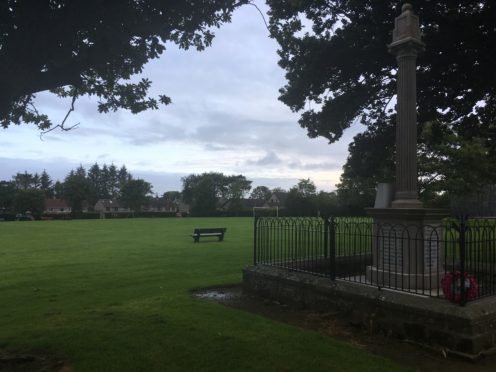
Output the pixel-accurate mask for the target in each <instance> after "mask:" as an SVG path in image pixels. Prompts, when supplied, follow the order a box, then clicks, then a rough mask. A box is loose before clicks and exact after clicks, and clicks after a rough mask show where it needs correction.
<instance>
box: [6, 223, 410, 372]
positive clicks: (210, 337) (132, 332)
mask: <svg viewBox="0 0 496 372" xmlns="http://www.w3.org/2000/svg"><path fill="white" fill-rule="evenodd" d="M194 227H227V234H226V238H225V241H224V242H222V243H218V242H216V241H213V240H212V241H205V242H204V241H203V240H202V241H201V242H200V243H199V244H194V243H193V239H192V238H191V237H190V236H189V235H190V234H191V233H192V232H193V228H194ZM252 240H253V227H252V219H250V218H228V219H227V218H226V219H220V218H219V219H213V218H212V219H208V218H203V219H200V218H199V219H194V218H184V219H172V218H171V219H123V220H87V221H84V220H81V221H76V220H74V221H39V222H38V221H36V222H5V223H0V275H1V280H0V300H1V306H0V319H1V321H0V322H1V323H0V325H1V327H0V348H3V349H7V350H13V351H19V352H35V353H36V352H37V353H44V354H47V355H53V356H56V357H57V358H60V359H62V360H64V361H66V362H67V364H68V365H69V366H70V367H72V369H73V370H74V371H175V370H184V371H197V370H210V371H235V370H239V371H249V370H253V371H387V370H401V368H400V367H398V366H396V365H394V364H393V363H392V362H389V361H387V360H385V359H383V358H380V357H377V356H374V355H372V354H369V353H367V352H366V351H363V350H360V349H356V348H354V347H353V346H351V345H348V344H346V343H343V342H338V341H336V340H334V339H332V338H330V337H327V336H324V335H320V334H319V333H316V332H312V331H307V330H303V329H300V328H297V327H293V326H290V325H287V324H284V323H280V322H276V321H273V320H269V319H266V318H264V317H262V316H259V315H255V314H252V313H248V312H245V311H242V310H236V309H232V308H228V307H225V306H223V305H220V304H217V303H214V302H208V301H201V300H198V299H194V298H192V297H191V290H193V289H197V288H202V287H208V286H214V285H221V284H229V283H239V282H240V281H241V269H242V268H243V267H244V266H245V265H249V264H250V263H251V260H252Z"/></svg>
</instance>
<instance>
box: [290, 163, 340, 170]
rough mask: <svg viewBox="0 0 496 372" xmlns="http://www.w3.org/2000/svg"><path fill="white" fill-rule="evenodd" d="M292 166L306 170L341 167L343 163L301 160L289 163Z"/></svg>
mask: <svg viewBox="0 0 496 372" xmlns="http://www.w3.org/2000/svg"><path fill="white" fill-rule="evenodd" d="M288 165H289V166H290V167H291V168H297V169H304V170H335V169H340V168H341V165H340V164H338V163H334V162H325V163H303V162H301V161H293V162H290V163H289V164H288Z"/></svg>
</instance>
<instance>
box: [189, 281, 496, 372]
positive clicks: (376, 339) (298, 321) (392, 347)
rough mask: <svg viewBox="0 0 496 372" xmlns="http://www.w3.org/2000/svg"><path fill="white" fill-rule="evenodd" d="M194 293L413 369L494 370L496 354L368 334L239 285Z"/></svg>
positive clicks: (340, 318) (344, 321) (341, 320)
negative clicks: (456, 352)
mask: <svg viewBox="0 0 496 372" xmlns="http://www.w3.org/2000/svg"><path fill="white" fill-rule="evenodd" d="M193 296H194V297H197V298H199V299H203V300H207V301H216V302H219V303H221V304H223V305H225V306H230V307H233V308H237V309H241V310H244V311H249V312H252V313H255V314H259V315H262V316H265V317H267V318H270V319H273V320H275V321H279V322H284V323H288V324H291V325H294V326H297V327H301V328H304V329H310V330H314V331H317V332H320V333H322V334H325V335H328V336H331V337H333V338H336V339H339V340H341V341H344V342H347V343H349V344H351V345H353V346H354V347H358V348H360V349H364V350H367V351H370V352H372V353H374V354H378V355H381V356H384V357H386V358H388V359H391V360H393V361H395V362H396V363H398V364H400V365H402V366H405V367H409V368H412V369H413V370H416V371H426V372H427V371H428V372H434V371H442V372H445V371H450V372H458V371H459V372H468V371H470V372H472V371H474V372H483V371H484V372H486V371H487V372H489V371H491V372H494V371H496V356H490V357H486V358H483V359H481V360H478V361H477V362H472V361H468V360H464V359H461V358H460V357H456V356H452V355H449V354H447V353H446V351H443V350H432V349H427V348H423V347H422V346H420V345H417V344H413V343H410V342H408V341H404V340H403V341H402V340H399V339H396V338H394V337H390V335H387V334H383V333H374V334H370V333H369V332H367V330H364V329H363V328H362V327H359V326H355V325H353V323H352V321H350V319H347V318H345V317H344V316H343V315H341V314H339V313H336V312H332V313H320V312H314V311H308V310H299V309H294V308H291V307H289V306H287V305H285V304H281V303H279V302H277V301H270V300H267V299H263V298H260V297H257V296H251V295H245V294H243V293H242V290H241V286H240V285H236V286H226V287H216V288H208V289H205V290H203V291H199V292H195V293H193Z"/></svg>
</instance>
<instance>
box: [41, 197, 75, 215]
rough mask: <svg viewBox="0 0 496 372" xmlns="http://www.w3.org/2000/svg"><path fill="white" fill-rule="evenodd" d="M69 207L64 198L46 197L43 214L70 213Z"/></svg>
mask: <svg viewBox="0 0 496 372" xmlns="http://www.w3.org/2000/svg"><path fill="white" fill-rule="evenodd" d="M71 212H72V209H71V207H70V206H69V204H67V202H66V201H65V200H64V199H46V200H45V211H44V212H43V213H45V214H60V215H63V214H70V213H71Z"/></svg>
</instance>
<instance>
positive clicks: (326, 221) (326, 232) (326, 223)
mask: <svg viewBox="0 0 496 372" xmlns="http://www.w3.org/2000/svg"><path fill="white" fill-rule="evenodd" d="M323 219H324V257H325V258H329V218H328V217H323Z"/></svg>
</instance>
